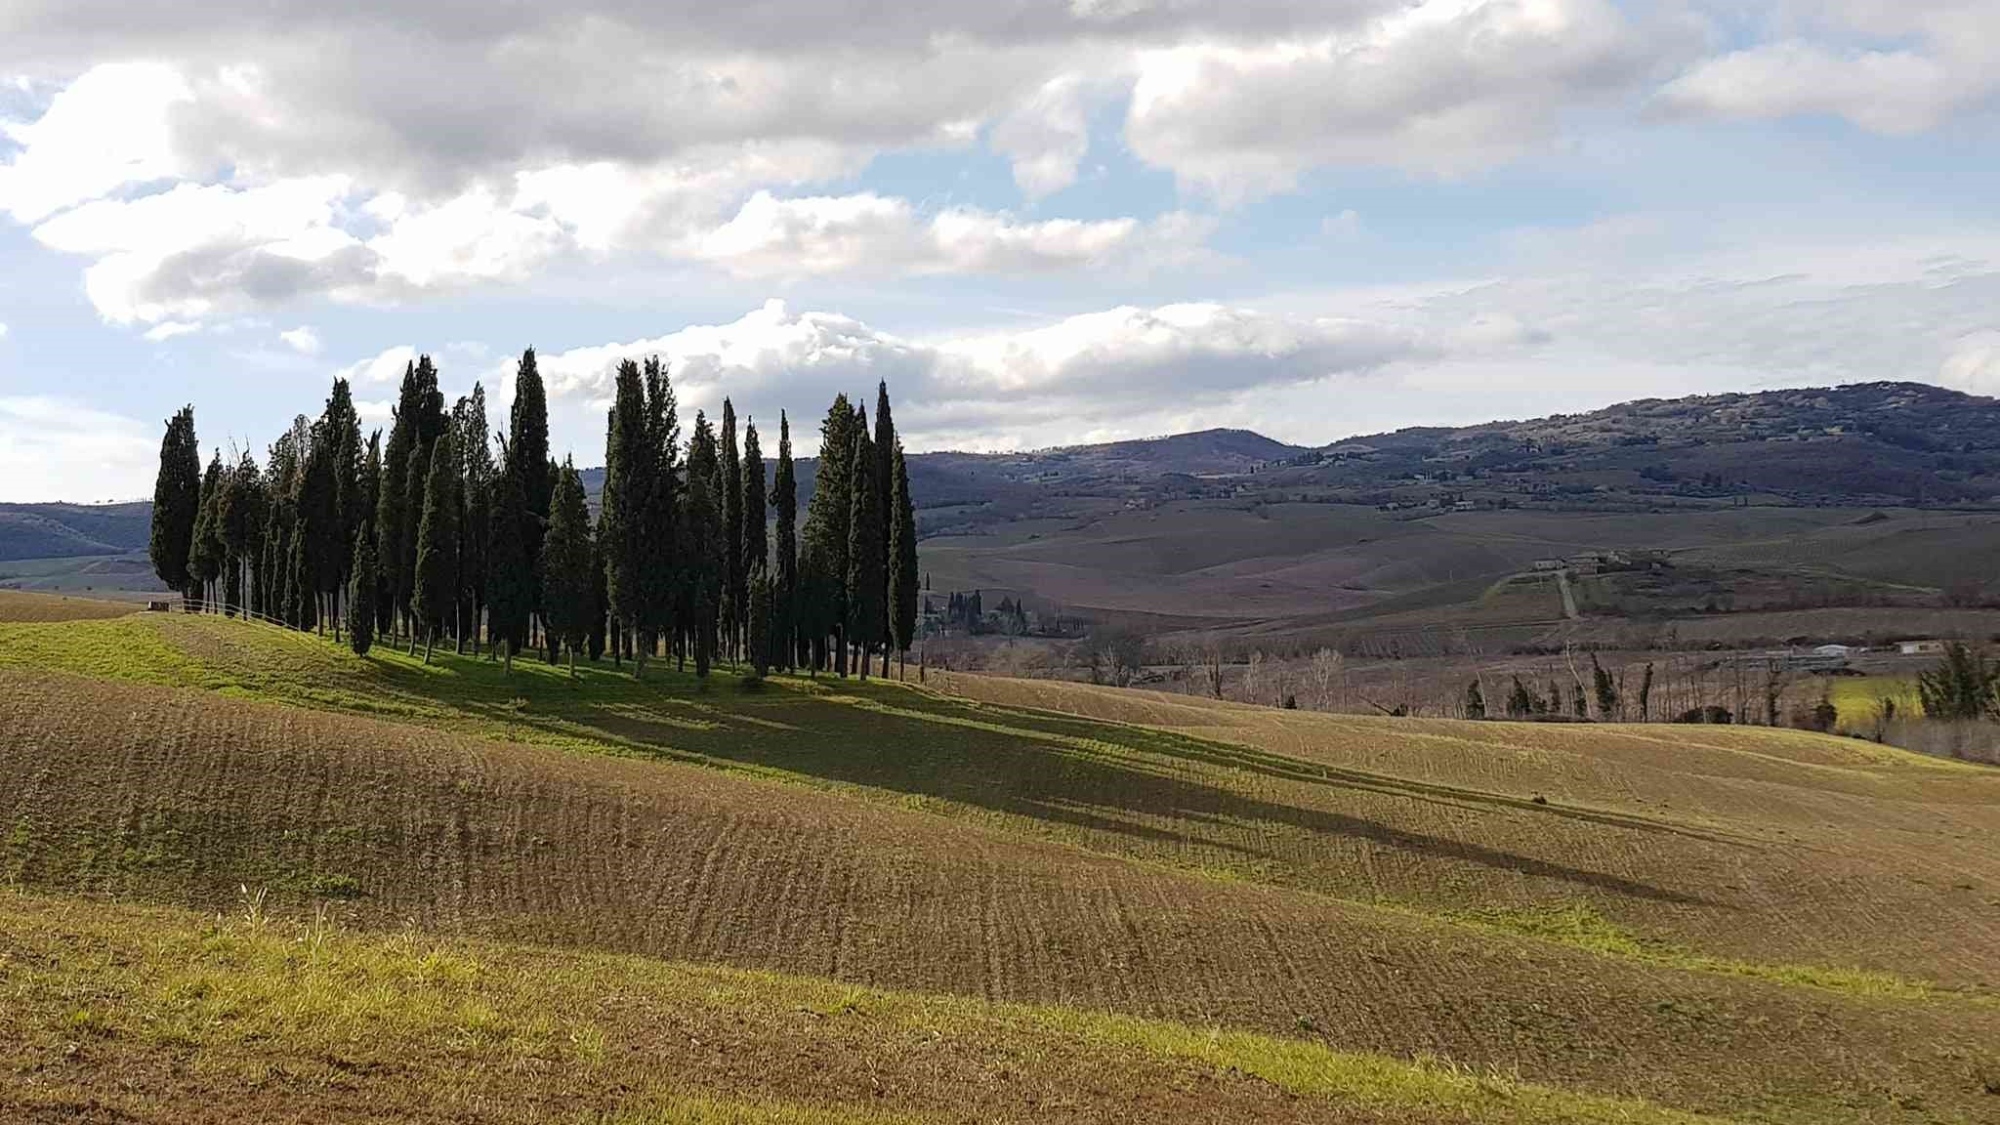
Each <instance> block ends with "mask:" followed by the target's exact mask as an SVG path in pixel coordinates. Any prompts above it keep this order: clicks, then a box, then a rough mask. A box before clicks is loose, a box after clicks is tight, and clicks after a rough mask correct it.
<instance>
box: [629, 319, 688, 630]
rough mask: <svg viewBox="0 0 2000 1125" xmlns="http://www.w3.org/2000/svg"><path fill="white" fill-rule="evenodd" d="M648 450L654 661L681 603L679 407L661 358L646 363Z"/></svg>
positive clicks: (647, 570) (646, 543) (644, 537)
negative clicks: (650, 459)
mask: <svg viewBox="0 0 2000 1125" xmlns="http://www.w3.org/2000/svg"><path fill="white" fill-rule="evenodd" d="M643 378H644V380H645V384H646V434H647V438H646V446H647V451H648V455H649V456H650V457H651V458H652V459H653V468H652V486H653V487H652V491H651V492H650V494H649V495H648V496H647V498H646V504H645V508H644V510H643V513H642V523H643V525H644V530H643V532H642V534H641V535H640V542H639V549H640V554H641V557H642V562H641V569H642V573H641V576H640V582H641V587H642V591H643V592H642V597H641V610H640V613H641V616H640V623H639V636H638V638H637V640H638V653H637V655H638V657H639V658H640V659H646V658H650V657H651V656H652V653H653V646H654V645H655V644H656V643H657V642H658V641H659V639H660V638H662V637H665V638H669V639H671V638H672V637H673V635H674V633H675V632H676V629H677V626H676V611H677V609H678V608H679V605H680V602H681V595H682V590H683V588H684V585H685V583H684V581H683V578H684V576H683V575H682V573H681V552H680V544H679V538H680V536H679V527H680V488H679V483H680V481H679V473H680V440H681V433H680V430H681V423H680V412H679V407H678V406H677V404H676V403H675V401H674V388H673V383H672V381H671V380H669V379H668V377H667V367H666V364H664V363H662V362H660V359H659V357H658V356H654V357H651V358H649V359H647V360H646V366H645V371H644V374H643Z"/></svg>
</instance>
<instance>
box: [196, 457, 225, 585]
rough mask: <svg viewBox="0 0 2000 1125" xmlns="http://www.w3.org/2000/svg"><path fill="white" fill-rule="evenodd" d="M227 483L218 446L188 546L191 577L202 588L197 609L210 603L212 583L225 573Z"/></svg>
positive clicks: (204, 477) (205, 473) (203, 484)
mask: <svg viewBox="0 0 2000 1125" xmlns="http://www.w3.org/2000/svg"><path fill="white" fill-rule="evenodd" d="M223 487H224V475H223V472H222V451H221V450H220V449H218V450H216V451H215V456H214V458H213V459H211V460H210V461H209V463H208V468H207V469H205V470H203V471H202V474H201V504H200V507H199V508H198V509H197V510H196V512H195V518H194V538H193V539H192V540H190V542H189V546H188V577H189V578H190V579H191V580H192V581H193V582H194V583H195V584H196V585H197V586H198V587H200V590H201V593H200V596H198V597H197V598H196V599H195V608H196V609H201V608H203V607H205V606H206V605H207V604H208V602H209V588H208V587H209V583H211V582H214V581H215V579H216V577H217V576H219V575H220V574H221V573H222V564H223V554H224V551H223V546H222V528H221V526H220V524H221V509H222V489H223Z"/></svg>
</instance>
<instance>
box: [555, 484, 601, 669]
mask: <svg viewBox="0 0 2000 1125" xmlns="http://www.w3.org/2000/svg"><path fill="white" fill-rule="evenodd" d="M591 563H592V557H591V549H590V509H589V508H588V507H587V506H586V505H585V503H584V495H583V481H582V479H580V478H579V477H578V476H577V475H576V468H575V466H574V465H571V464H569V463H568V462H564V464H563V468H562V475H561V477H560V478H559V480H558V483H557V485H556V489H555V494H554V497H553V499H552V501H551V507H550V510H549V526H548V534H547V535H546V536H544V537H543V539H542V566H541V571H542V598H543V606H542V611H543V613H544V614H545V615H546V620H547V623H548V629H549V632H550V633H551V635H553V636H554V637H555V639H556V640H557V641H558V642H559V643H561V644H562V645H563V646H564V647H566V648H567V649H569V674H570V675H571V676H574V675H576V653H577V650H578V649H580V648H582V647H584V645H585V644H586V643H588V641H589V636H590V611H591V605H592V603H593V602H595V601H596V588H597V580H596V579H595V578H594V577H593V576H592V574H591V569H592V567H591Z"/></svg>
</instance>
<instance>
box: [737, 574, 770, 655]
mask: <svg viewBox="0 0 2000 1125" xmlns="http://www.w3.org/2000/svg"><path fill="white" fill-rule="evenodd" d="M746 606H747V610H748V613H749V620H748V621H746V622H745V623H744V624H745V630H744V633H745V637H744V642H743V643H744V645H745V647H746V648H748V650H749V653H750V676H751V678H752V679H758V680H761V679H763V678H764V674H765V673H766V672H769V671H770V670H771V574H770V572H769V571H767V570H765V569H764V568H763V567H758V568H757V571H756V573H754V574H752V575H751V576H750V594H749V598H748V601H747V603H746Z"/></svg>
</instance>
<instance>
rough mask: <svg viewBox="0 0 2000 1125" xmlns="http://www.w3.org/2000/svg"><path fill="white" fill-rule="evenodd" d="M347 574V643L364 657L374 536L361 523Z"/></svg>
mask: <svg viewBox="0 0 2000 1125" xmlns="http://www.w3.org/2000/svg"><path fill="white" fill-rule="evenodd" d="M378 456H379V454H378ZM347 573H348V579H347V644H348V647H350V648H352V649H353V650H354V655H356V656H367V655H368V650H369V649H370V648H371V647H373V646H374V644H375V539H374V537H373V536H372V535H370V534H369V532H368V529H367V528H366V527H365V526H364V527H361V528H358V529H356V531H355V532H354V558H353V560H352V561H351V562H350V563H349V564H348V567H347Z"/></svg>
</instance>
